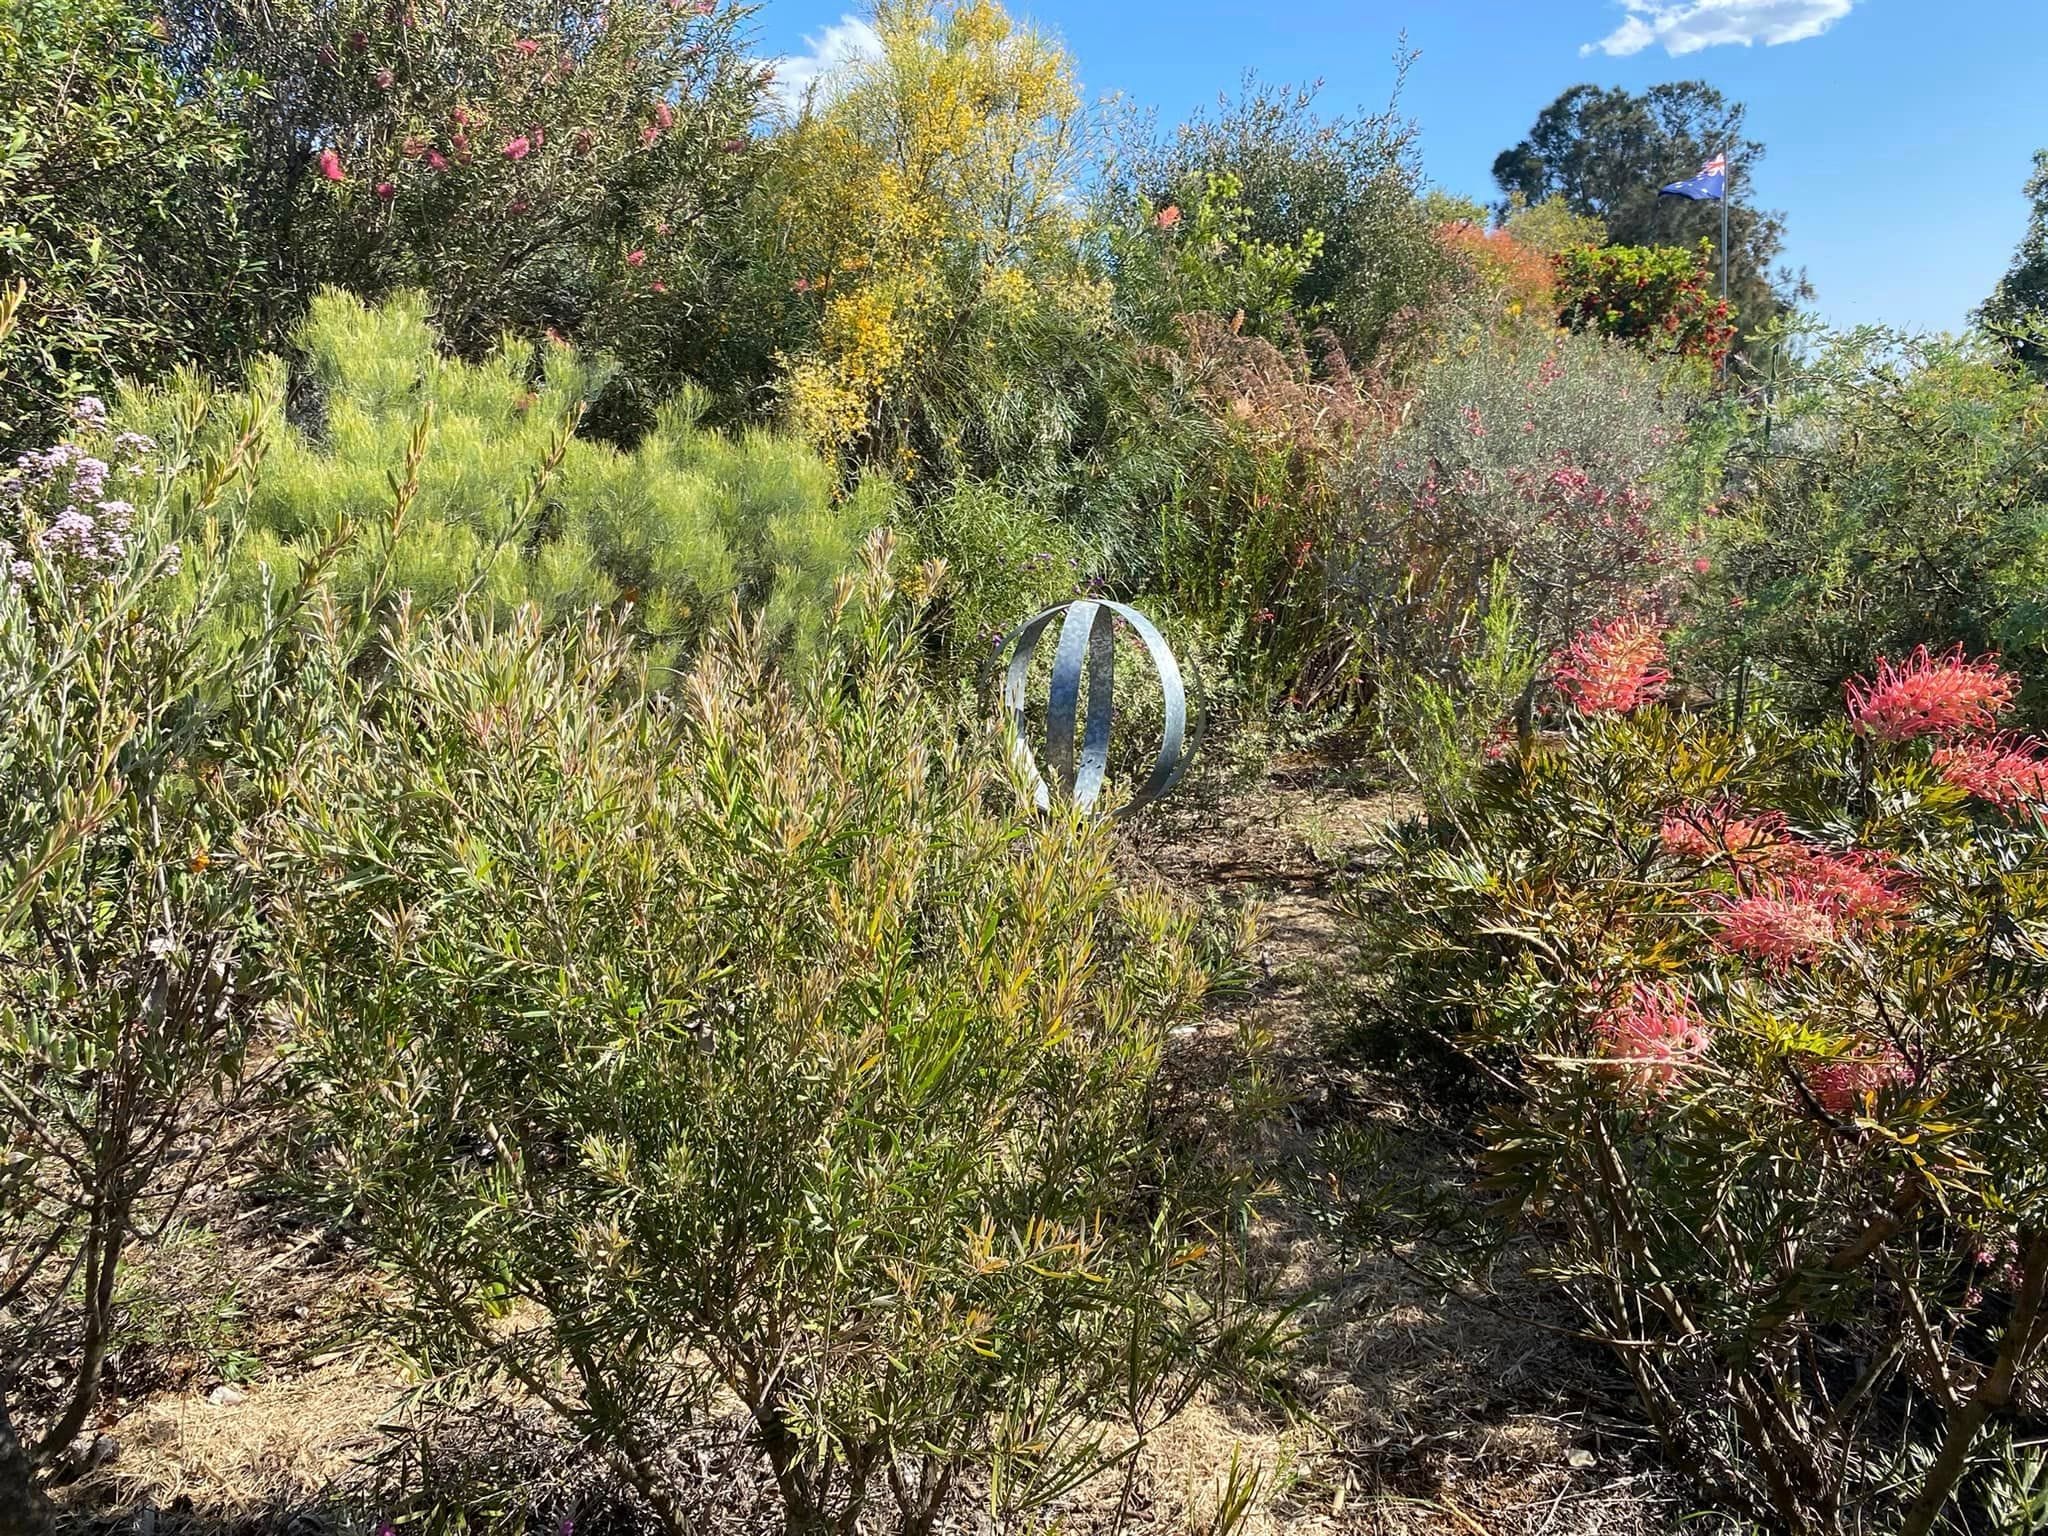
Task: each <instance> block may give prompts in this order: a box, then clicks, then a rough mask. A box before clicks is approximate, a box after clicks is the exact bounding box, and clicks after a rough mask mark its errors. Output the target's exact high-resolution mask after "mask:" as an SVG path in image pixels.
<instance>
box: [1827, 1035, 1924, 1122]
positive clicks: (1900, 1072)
mask: <svg viewBox="0 0 2048 1536" xmlns="http://www.w3.org/2000/svg"><path fill="white" fill-rule="evenodd" d="M1799 1076H1800V1079H1801V1080H1802V1081H1803V1082H1804V1083H1805V1084H1806V1091H1807V1092H1808V1093H1811V1094H1812V1095H1813V1097H1814V1102H1815V1103H1817V1104H1819V1105H1820V1107H1821V1108H1822V1109H1824V1110H1826V1111H1827V1112H1828V1113H1829V1114H1831V1115H1847V1114H1853V1113H1854V1112H1855V1111H1856V1110H1858V1109H1860V1108H1862V1107H1863V1105H1864V1103H1865V1101H1866V1100H1867V1099H1868V1098H1869V1096H1870V1095H1872V1094H1876V1093H1879V1092H1881V1091H1882V1090H1884V1089H1886V1088H1890V1087H1894V1086H1896V1085H1898V1084H1900V1083H1909V1082H1911V1081H1912V1080H1913V1071H1912V1068H1910V1067H1908V1066H1907V1065H1906V1059H1905V1058H1904V1057H1903V1056H1901V1055H1900V1054H1899V1053H1898V1052H1897V1051H1895V1050H1893V1049H1892V1048H1891V1047H1890V1046H1888V1045H1887V1046H1885V1047H1884V1048H1883V1049H1881V1050H1879V1051H1876V1052H1874V1053H1870V1054H1866V1055H1861V1056H1842V1057H1837V1058H1835V1059H1833V1060H1831V1061H1816V1062H1813V1063H1811V1064H1810V1065H1808V1066H1805V1067H1802V1068H1800V1071H1799Z"/></svg>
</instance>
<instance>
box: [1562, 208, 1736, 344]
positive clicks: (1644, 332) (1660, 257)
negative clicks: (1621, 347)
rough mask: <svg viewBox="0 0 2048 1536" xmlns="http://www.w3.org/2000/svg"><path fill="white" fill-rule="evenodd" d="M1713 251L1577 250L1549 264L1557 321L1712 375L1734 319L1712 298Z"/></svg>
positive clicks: (1680, 248) (1730, 336)
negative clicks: (1703, 367)
mask: <svg viewBox="0 0 2048 1536" xmlns="http://www.w3.org/2000/svg"><path fill="white" fill-rule="evenodd" d="M1712 251H1713V248H1712V247H1711V246H1710V245H1709V244H1708V243H1707V242H1706V241H1704V240H1703V241H1701V242H1700V246H1699V249H1697V250H1692V249H1688V248H1687V247H1685V246H1682V245H1603V246H1581V247H1579V248H1577V249H1575V250H1568V251H1565V252H1564V253H1563V254H1561V255H1560V256H1558V257H1557V260H1556V267H1557V272H1556V297H1557V308H1558V322H1559V323H1560V324H1561V325H1563V326H1565V327H1566V328H1567V329H1570V330H1575V331H1581V330H1584V331H1595V332H1598V333H1599V334H1600V335H1602V336H1613V337H1618V338H1619V339H1620V340H1623V341H1627V342H1632V343H1634V344H1635V345H1636V346H1639V347H1641V348H1643V349H1644V350H1645V351H1648V352H1650V353H1652V354H1654V355H1656V356H1663V357H1684V358H1696V359H1698V360H1699V361H1701V362H1703V363H1706V364H1707V365H1708V366H1710V367H1714V368H1718V367H1720V366H1721V364H1722V363H1723V362H1724V361H1726V360H1727V357H1728V349H1729V348H1730V347H1732V346H1734V345H1735V322H1734V318H1733V312H1732V311H1731V310H1730V309H1729V307H1728V304H1727V302H1726V301H1725V300H1722V299H1719V298H1716V297H1715V296H1714V288H1713V282H1714V277H1713V272H1714V267H1713V254H1712Z"/></svg>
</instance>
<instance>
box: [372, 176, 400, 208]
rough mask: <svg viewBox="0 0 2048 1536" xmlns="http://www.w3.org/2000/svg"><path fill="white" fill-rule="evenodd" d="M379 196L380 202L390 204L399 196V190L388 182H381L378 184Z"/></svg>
mask: <svg viewBox="0 0 2048 1536" xmlns="http://www.w3.org/2000/svg"><path fill="white" fill-rule="evenodd" d="M377 196H378V198H379V200H381V201H383V202H387V203H388V202H390V201H391V199H392V198H394V197H396V196H398V188H397V187H395V186H393V185H392V184H391V183H390V182H388V181H380V182H378V183H377Z"/></svg>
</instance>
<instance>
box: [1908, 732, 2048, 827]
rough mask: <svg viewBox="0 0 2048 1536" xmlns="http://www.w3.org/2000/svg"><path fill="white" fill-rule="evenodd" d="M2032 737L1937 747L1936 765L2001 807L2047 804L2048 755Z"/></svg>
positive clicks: (1949, 777)
mask: <svg viewBox="0 0 2048 1536" xmlns="http://www.w3.org/2000/svg"><path fill="white" fill-rule="evenodd" d="M2043 751H2044V748H2043V747H2042V744H2041V743H2040V742H2039V741H2036V740H2035V739H2034V738H2032V737H2028V738H2026V739H2025V740H2013V739H2011V738H2009V737H2001V738H1996V739H1993V740H1990V741H1964V742H1958V743H1956V744H1955V745H1954V746H1948V747H1940V748H1937V749H1936V751H1935V754H1934V766H1935V769H1936V770H1937V771H1938V772H1939V773H1940V774H1941V776H1942V777H1943V778H1944V779H1946V780H1948V782H1949V783H1951V784H1953V785H1955V787H1956V788H1957V789H1960V790H1965V791H1967V792H1968V793H1970V794H1973V795H1975V796H1976V797H1977V798H1978V799H1979V800H1987V801H1989V802H1990V803H1991V804H1993V805H1995V806H1997V807H1998V808H1999V809H2000V810H2007V811H2010V810H2014V809H2016V808H2018V807H2021V806H2027V805H2034V806H2040V805H2043V804H2048V757H2044V756H2043V755H2042V754H2043Z"/></svg>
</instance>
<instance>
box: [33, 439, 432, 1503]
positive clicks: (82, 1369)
mask: <svg viewBox="0 0 2048 1536" xmlns="http://www.w3.org/2000/svg"><path fill="white" fill-rule="evenodd" d="M197 427H198V423H197V422H196V421H195V420H193V419H191V418H189V417H188V418H184V419H180V420H177V421H173V422H171V423H169V424H168V425H167V428H166V430H165V433H164V436H163V439H162V441H161V442H156V441H150V440H145V439H142V438H137V437H134V436H129V435H117V434H116V433H114V432H113V431H112V430H111V429H110V428H109V427H108V425H107V423H106V420H105V415H104V412H103V411H102V410H101V409H100V408H99V407H98V403H97V401H94V400H91V399H84V400H81V401H80V402H79V411H78V417H77V420H76V421H75V422H74V424H73V426H72V428H71V430H70V432H69V433H68V434H67V435H66V437H65V438H64V439H63V440H61V441H58V442H55V443H52V444H50V445H48V446H47V447H45V448H41V449H36V450H31V451H30V452H29V453H26V454H24V455H22V456H21V458H20V460H19V461H18V463H17V464H16V466H15V467H14V469H13V470H12V471H11V472H9V473H8V474H6V475H4V476H0V543H4V544H5V545H6V548H5V550H4V551H0V554H4V557H5V561H4V564H0V718H4V719H5V721H6V730H5V732H4V734H0V1146H4V1147H5V1148H6V1151H5V1153H4V1155H0V1527H5V1528H6V1529H9V1530H23V1529H28V1528H29V1526H28V1525H27V1524H26V1523H24V1524H15V1523H14V1522H15V1521H16V1520H17V1519H23V1520H24V1521H25V1520H26V1517H25V1515H24V1511H25V1510H26V1509H27V1508H28V1507H29V1506H30V1505H32V1504H33V1503H34V1501H35V1499H36V1494H35V1492H34V1489H33V1486H32V1485H33V1484H36V1483H42V1482H47V1481H49V1480H51V1479H53V1478H57V1477H61V1476H62V1475H63V1474H64V1472H65V1470H66V1467H67V1463H68V1462H69V1453H70V1452H71V1449H72V1446H73V1443H74V1440H75V1439H77V1437H79V1436H80V1435H81V1433H84V1434H85V1436H86V1438H87V1440H88V1441H89V1440H90V1439H91V1432H92V1431H94V1430H95V1429H96V1428H97V1427H98V1426H99V1424H100V1423H101V1422H102V1418H101V1409H102V1399H101V1386H102V1383H101V1378H102V1372H103V1368H104V1367H105V1366H106V1365H107V1363H108V1361H109V1360H110V1358H111V1357H112V1356H113V1355H114V1353H115V1351H117V1350H118V1349H119V1348H120V1347H121V1345H122V1343H123V1339H124V1327H125V1320H124V1307H123V1304H122V1286H121V1280H122V1275H123V1266H124V1263H125V1261H126V1258H127V1255H128V1253H129V1252H130V1250H131V1248H132V1247H133V1245H135V1244H136V1243H138V1242H146V1241H148V1240H150V1239H151V1238H153V1237H154V1236H156V1235H158V1234H161V1233H162V1232H163V1231H164V1230H165V1227H166V1226H167V1224H169V1223H171V1222H173V1221H174V1220H175V1219H176V1217H177V1214H178V1207H179V1204H180V1201H181V1198H182V1197H183V1195H184V1193H185V1192H186V1191H187V1190H188V1189H190V1188H191V1187H192V1186H193V1185H194V1183H195V1182H197V1181H200V1180H203V1179H205V1178H207V1177H209V1176H210V1174H209V1171H208V1170H209V1167H210V1164H211V1159H210V1157H209V1153H210V1152H211V1151H212V1149H213V1146H214V1143H215V1141H216V1139H217V1138H219V1137H220V1134H221V1130H222V1127H223V1125H224V1123H225V1122H226V1119H227V1113H228V1111H229V1110H230V1109H231V1108H232V1107H233V1103H234V1100H235V1098H236V1094H237V1089H238V1085H240V1084H241V1083H242V1082H243V1081H244V1079H243V1076H242V1063H243V1058H244V1053H245V1048H246V1046H247V1044H248V1042H249V1041H250V1039H251V1038H252V1037H253V1035H254V1034H255V1033H256V1031H257V1029H258V1027H259V1021H260V1018H261V1010H262V1009H263V1007H264V1005H265V1002H266V1000H267V998H268V997H269V995H270V993H271V989H272V986H273V983H274V982H275V980H276V978H277V977H278V976H279V975H280V974H281V972H282V970H283V968H284V965H285V964H286V962H284V961H283V960H282V959H281V958H280V956H279V955H278V953H277V952H276V951H275V950H274V949H273V948H272V947H271V946H270V938H271V936H272V934H273V932H274V930H272V929H271V928H269V927H268V926H267V925H266V924H265V923H264V922H263V921H262V919H261V916H260V907H261V891H262V889H263V877H262V852H261V836H260V828H261V827H262V826H263V824H264V821H265V818H266V817H267V816H268V815H269V814H270V812H271V811H272V810H273V809H274V808H275V807H276V805H277V795H278V793H279V791H280V789H281V787H282V786H283V785H284V784H285V783H286V782H287V781H288V779H289V776H290V773H291V770H292V765H293V764H294V763H296V762H297V761H299V759H300V758H301V756H302V755H303V753H304V751H305V749H306V746H307V743H308V740H309V739H310V738H311V737H312V736H313V735H315V734H316V733H317V731H318V729H319V724H320V722H321V721H322V720H323V719H324V718H325V714H326V710H327V707H328V705H329V704H330V703H331V702H332V701H333V700H334V699H335V698H337V697H338V696H339V687H340V679H339V676H338V669H336V668H334V667H332V666H330V665H328V659H329V658H331V657H333V656H335V655H345V654H347V653H348V652H349V650H350V649H351V646H350V645H348V644H345V643H344V644H336V643H334V642H336V641H346V640H347V639H348V635H347V633H346V628H347V624H348V622H349V621H348V619H347V618H346V614H347V610H345V609H344V608H342V607H340V606H338V605H332V604H327V603H325V602H322V603H320V604H317V605H315V604H310V603H309V602H308V599H310V598H313V597H315V596H318V595H320V592H321V584H322V582H323V581H324V577H325V574H326V572H327V570H328V569H329V568H330V566H331V563H332V560H333V557H334V556H335V555H336V553H337V552H338V551H337V550H336V549H334V548H332V547H330V548H329V549H327V550H326V551H324V552H323V555H322V557H321V558H316V559H312V560H309V561H307V562H306V563H305V565H304V566H303V567H302V569H301V571H300V580H299V582H298V584H297V585H296V586H278V587H274V588H273V589H272V591H271V593H270V601H269V603H268V605H267V607H266V609H265V611H264V613H263V614H262V616H261V622H260V623H259V624H257V625H256V626H254V627H253V628H252V629H251V630H250V631H249V632H248V633H247V634H246V635H245V636H244V638H243V640H242V642H241V643H240V644H239V645H237V646H235V647H233V648H231V649H228V650H225V651H224V650H223V649H222V648H221V647H220V646H218V645H217V644H216V643H215V642H216V637H217V633H218V631H217V627H216V626H215V625H214V623H213V622H212V613H211V610H212V608H213V607H214V605H215V604H216V603H217V602H218V599H219V593H220V588H221V583H222V579H223V571H222V564H223V555H222V550H221V546H220V543H219V542H218V541H217V540H215V539H208V538H202V539H198V540H187V541H186V542H185V543H184V544H183V546H182V547H181V546H180V545H179V544H177V543H174V542H172V541H171V537H170V536H171V532H172V529H173V518H172V516H171V515H170V509H168V508H167V507H166V504H165V503H166V500H167V496H168V487H169V486H170V485H171V483H172V482H173V480H174V479H175V480H176V481H177V482H178V483H179V484H180V486H181V490H180V491H179V493H178V495H179V499H180V503H181V504H180V505H179V507H178V508H177V509H176V510H177V512H178V514H179V518H180V519H181V520H182V521H183V522H184V523H185V524H186V525H187V526H196V525H200V524H203V523H204V522H205V520H206V519H207V518H208V517H209V516H214V515H219V514H220V513H222V512H223V511H224V510H225V509H226V507H227V506H228V504H229V503H230V501H231V496H230V492H231V489H232V488H233V486H234V485H235V484H236V482H237V481H238V480H240V479H241V478H242V477H244V476H246V474H247V473H248V471H249V468H250V465H251V464H252V463H253V461H254V460H255V459H256V458H257V457H258V456H259V455H260V447H261V445H260V441H259V424H258V422H257V421H256V420H255V418H254V417H253V415H245V416H244V417H243V418H242V419H241V420H240V421H238V422H235V423H232V424H231V425H230V429H229V431H228V432H227V434H226V442H225V444H224V445H223V446H221V447H220V448H218V449H215V450H209V451H204V452H199V453H197V454H196V456H195V443H196V440H197V437H198V432H197ZM188 461H189V462H188ZM181 468H183V469H185V470H186V473H185V474H183V475H180V474H178V473H177V472H178V471H179V470H180V469H181ZM402 498H403V492H401V500H402ZM392 512H393V508H392V505H391V503H390V502H389V500H388V499H387V503H386V507H385V518H384V522H385V524H386V525H387V526H388V524H389V521H390V519H391V516H392ZM366 534H367V536H369V537H371V538H372V539H373V541H374V540H375V538H376V531H375V530H366ZM316 609H317V611H318V612H319V614H320V616H321V620H322V623H321V625H320V626H317V627H316V626H315V625H314V624H313V623H312V621H311V617H310V615H311V614H312V613H313V612H314V611H316ZM10 1451H13V1452H14V1453H15V1454H12V1455H10V1454H9V1452H10Z"/></svg>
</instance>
